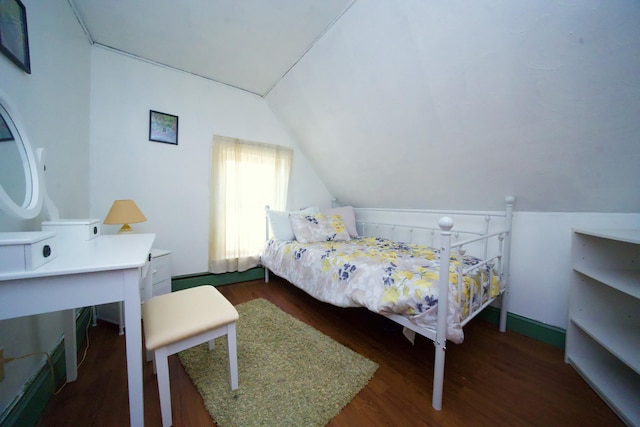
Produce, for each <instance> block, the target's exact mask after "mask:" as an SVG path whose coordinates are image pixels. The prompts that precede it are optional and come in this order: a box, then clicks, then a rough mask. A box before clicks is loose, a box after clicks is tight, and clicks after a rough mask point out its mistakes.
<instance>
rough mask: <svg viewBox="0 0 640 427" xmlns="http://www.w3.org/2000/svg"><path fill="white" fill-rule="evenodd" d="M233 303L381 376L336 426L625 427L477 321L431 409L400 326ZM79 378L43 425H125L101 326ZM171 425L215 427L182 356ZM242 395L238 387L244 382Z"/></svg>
mask: <svg viewBox="0 0 640 427" xmlns="http://www.w3.org/2000/svg"><path fill="white" fill-rule="evenodd" d="M218 289H219V290H220V291H221V292H222V293H223V294H224V295H225V296H226V297H227V298H228V299H229V301H231V302H232V303H233V304H239V303H242V302H245V301H249V300H252V299H255V298H265V299H267V300H269V301H271V302H272V303H274V304H276V305H277V306H279V307H280V308H281V309H282V310H284V311H286V312H287V313H290V314H292V315H293V316H295V317H297V318H298V319H300V320H302V321H304V322H306V323H308V324H309V325H311V326H313V327H315V328H316V329H318V330H320V331H322V332H323V333H325V334H327V335H329V336H331V337H332V338H334V339H335V340H336V341H338V342H340V343H342V344H344V345H346V346H348V347H350V348H351V349H353V350H355V351H357V352H358V353H360V354H362V355H364V356H366V357H368V358H370V359H371V360H374V361H375V362H377V363H378V364H379V365H380V368H379V369H378V371H377V372H376V374H375V375H374V377H373V378H372V380H371V381H370V382H369V384H368V385H367V386H366V387H365V388H364V389H363V390H362V391H361V392H360V393H359V394H358V395H357V396H356V397H355V399H354V400H353V401H352V402H351V403H350V404H349V405H348V406H347V407H346V408H345V409H344V410H343V411H342V412H341V413H340V414H339V415H338V416H337V417H336V418H334V419H333V421H332V422H331V423H330V424H329V425H330V426H361V425H367V426H382V425H384V426H427V425H428V426H503V425H504V426H545V427H546V426H617V425H622V423H621V421H620V420H619V419H618V418H617V417H616V416H615V414H614V413H613V412H612V411H611V410H610V409H609V408H608V407H607V406H606V405H605V403H604V402H603V401H602V400H601V399H600V398H599V397H598V396H597V395H596V394H595V393H594V392H593V391H592V390H591V388H589V386H588V385H587V384H586V383H585V382H584V381H583V380H582V379H581V378H580V376H579V375H578V374H577V373H576V372H575V371H574V370H573V369H572V368H571V367H570V366H569V365H566V364H565V363H564V361H563V352H562V351H561V350H559V349H557V348H554V347H552V346H550V345H547V344H543V343H540V342H538V341H535V340H532V339H530V338H527V337H525V336H522V335H519V334H516V333H512V332H507V333H504V334H502V333H500V332H498V331H497V328H496V327H495V325H492V324H490V323H487V322H484V321H482V320H478V319H476V320H473V321H472V322H470V323H469V324H468V325H467V326H466V327H465V342H464V343H463V344H460V345H455V344H449V345H448V348H447V360H446V370H445V387H444V400H443V409H442V411H435V410H434V409H433V408H432V407H431V386H432V378H433V343H432V342H431V341H429V340H427V339H424V338H418V339H417V340H416V344H415V345H413V346H412V345H411V344H410V343H409V342H408V341H407V340H406V339H404V337H403V336H402V334H401V332H400V329H399V327H398V326H397V325H396V324H394V323H392V322H390V321H388V320H387V319H385V318H383V317H382V316H378V315H375V314H373V313H370V312H368V311H367V310H365V309H353V308H351V309H342V308H337V307H333V306H331V305H328V304H324V303H321V302H319V301H316V300H315V299H313V298H311V297H309V296H308V295H307V294H305V293H304V292H302V291H300V290H298V289H297V288H295V287H293V286H292V285H290V284H288V283H286V282H284V281H282V280H280V279H278V278H275V279H272V281H271V282H270V283H269V284H265V283H264V282H263V281H253V282H245V283H240V284H233V285H227V286H223V287H220V288H218ZM89 338H90V347H89V351H88V354H87V358H86V360H85V362H84V363H83V365H82V366H81V367H80V369H79V379H78V380H77V381H76V382H74V383H70V384H67V385H66V387H65V388H64V389H63V390H62V392H61V393H60V394H59V395H57V396H54V397H53V399H52V401H51V402H50V404H49V405H48V407H47V409H46V410H45V412H44V414H43V415H42V417H41V420H40V423H39V425H40V426H72V425H73V426H123V425H128V420H129V418H128V417H129V415H128V401H127V399H128V398H127V380H126V367H125V344H124V337H123V336H120V335H118V332H117V327H116V326H115V325H110V324H107V323H99V325H98V326H97V327H95V328H90V330H89ZM169 369H170V372H171V374H170V375H171V395H172V403H173V421H174V425H175V426H192V427H193V426H212V425H215V423H214V422H213V421H212V420H211V418H210V417H209V414H208V413H207V411H206V409H205V408H204V405H203V403H202V399H201V397H200V395H199V394H198V392H197V391H196V390H195V388H194V386H193V385H192V383H191V381H190V380H189V378H188V376H187V375H186V373H185V372H184V370H183V368H182V366H181V365H180V362H179V361H178V359H177V357H176V356H172V357H171V358H170V367H169ZM156 387H157V386H156V382H155V377H154V376H153V371H152V367H151V365H150V364H146V365H145V369H144V393H145V425H147V426H159V425H161V421H160V408H159V401H158V392H157V388H156ZM240 387H242V378H240Z"/></svg>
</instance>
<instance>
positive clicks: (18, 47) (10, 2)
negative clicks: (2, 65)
mask: <svg viewBox="0 0 640 427" xmlns="http://www.w3.org/2000/svg"><path fill="white" fill-rule="evenodd" d="M0 17H1V19H0V52H2V53H3V54H4V56H6V57H7V58H9V59H10V60H11V62H13V63H14V64H16V65H17V66H18V67H20V68H21V69H22V70H24V71H25V72H26V73H28V74H31V59H30V56H29V31H28V30H27V9H26V8H25V7H24V4H22V2H21V1H20V0H3V1H1V2H0Z"/></svg>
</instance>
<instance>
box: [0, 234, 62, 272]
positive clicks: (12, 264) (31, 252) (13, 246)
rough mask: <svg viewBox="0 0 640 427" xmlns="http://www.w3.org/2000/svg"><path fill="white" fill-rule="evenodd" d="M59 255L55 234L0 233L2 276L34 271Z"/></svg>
mask: <svg viewBox="0 0 640 427" xmlns="http://www.w3.org/2000/svg"><path fill="white" fill-rule="evenodd" d="M57 253H58V248H57V242H56V233H55V232H51V231H46V232H45V231H15V232H13V231H10V232H4V233H0V274H1V273H15V272H20V271H29V270H34V269H36V268H38V267H40V266H41V265H43V264H45V263H47V262H49V261H51V260H52V259H54V258H55V257H56V255H57Z"/></svg>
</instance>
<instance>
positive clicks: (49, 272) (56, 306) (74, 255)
mask: <svg viewBox="0 0 640 427" xmlns="http://www.w3.org/2000/svg"><path fill="white" fill-rule="evenodd" d="M0 211H2V212H0V220H2V219H3V217H2V215H8V216H11V217H13V218H16V219H17V220H18V221H20V220H30V219H34V218H36V217H38V216H39V215H42V214H43V216H44V217H45V218H46V219H47V220H49V221H53V223H52V224H51V223H50V224H45V223H46V222H47V221H45V222H43V224H42V225H43V228H47V227H48V226H52V225H53V226H54V227H53V228H55V229H56V230H57V231H56V232H49V231H44V232H42V233H40V234H41V236H40V237H38V236H34V232H33V231H15V230H11V229H9V230H6V229H3V228H2V225H3V224H2V223H0V231H1V232H3V233H0V243H2V244H0V249H2V253H1V255H2V256H3V262H0V320H4V319H11V318H16V317H22V316H28V315H35V314H41V313H48V312H53V311H64V341H65V359H66V368H67V381H74V380H75V379H76V378H77V375H78V369H77V360H76V338H75V337H76V328H75V322H76V316H75V310H76V308H79V307H88V306H93V305H98V304H104V303H112V302H119V301H120V302H123V303H124V317H125V327H126V337H125V340H126V341H125V342H126V351H127V367H126V368H127V376H128V386H129V417H130V422H131V425H132V426H140V427H141V426H143V425H144V397H143V384H142V364H143V359H142V354H143V353H142V329H141V322H140V291H139V289H140V283H141V281H143V282H144V286H145V288H147V289H151V279H152V274H151V273H150V270H149V266H150V261H151V248H152V246H153V242H154V240H155V235H154V234H130V235H111V236H100V235H99V229H98V227H97V225H98V224H99V220H96V221H89V222H87V223H86V224H85V226H82V225H80V227H74V228H73V229H67V228H68V227H66V226H67V225H71V224H70V223H69V222H68V220H60V218H59V213H58V209H57V207H56V206H55V204H54V203H53V201H52V200H51V199H50V198H49V196H48V194H47V189H46V179H45V162H44V150H42V149H38V150H36V152H34V151H33V149H32V147H31V144H30V143H29V140H28V138H27V136H26V133H25V131H24V129H23V128H22V125H21V120H20V117H19V114H18V113H17V112H16V111H15V110H14V109H13V108H12V107H11V102H9V100H8V98H7V96H6V94H4V93H3V92H2V91H1V90H0ZM94 223H95V227H92V226H91V225H93V224H94ZM74 224H75V222H74ZM75 225H77V224H75ZM16 228H20V227H16ZM82 230H87V233H84V234H83V233H79V234H78V231H82ZM54 234H55V235H56V236H55V237H52V236H53V235H54ZM45 235H46V236H45ZM44 238H46V239H51V240H50V241H48V240H47V241H44V240H43V239H44ZM21 249H24V250H21Z"/></svg>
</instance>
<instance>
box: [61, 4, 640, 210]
mask: <svg viewBox="0 0 640 427" xmlns="http://www.w3.org/2000/svg"><path fill="white" fill-rule="evenodd" d="M68 1H69V2H70V4H71V5H72V7H74V8H75V10H76V12H77V15H78V16H79V19H80V21H81V22H83V23H84V25H85V26H86V28H87V33H88V34H89V35H90V37H91V38H92V39H93V40H94V42H96V43H98V44H102V45H104V46H107V47H111V48H114V49H117V50H121V51H124V52H127V53H129V54H132V55H134V56H138V57H141V58H143V59H147V60H151V61H154V62H157V63H160V64H166V65H169V66H172V67H175V68H179V69H182V70H185V71H187V72H191V73H193V74H196V75H200V76H203V77H206V78H210V79H212V80H215V81H219V82H222V83H225V84H228V85H231V86H234V87H237V88H240V89H242V90H247V91H249V92H253V93H256V94H259V95H262V96H264V97H265V99H266V101H267V102H268V103H269V105H270V106H271V108H272V109H273V111H274V112H275V113H276V114H277V115H278V116H279V118H280V119H281V120H282V121H283V122H284V123H285V124H286V125H287V126H288V127H289V129H291V132H292V133H293V134H294V135H295V137H296V139H297V141H298V142H299V144H300V148H301V150H302V151H304V153H305V154H306V156H307V157H308V158H309V159H310V161H311V162H312V164H313V167H314V168H315V169H316V172H317V173H318V174H319V175H320V177H321V178H322V179H323V180H324V182H325V184H326V185H327V187H328V189H329V190H330V191H331V192H332V194H334V196H335V197H337V198H338V199H339V200H340V202H342V203H347V204H353V205H356V206H379V207H403V208H442V209H491V210H494V209H501V208H502V201H503V199H504V197H505V196H507V195H515V196H517V202H516V203H517V204H516V208H517V209H518V210H524V211H547V212H549V211H551V212H553V211H568V212H640V191H639V188H638V186H639V184H640V168H639V167H638V166H639V165H640V119H639V118H640V72H639V70H640V25H638V22H640V3H639V2H637V1H619V2H613V3H612V2H610V1H608V0H586V1H582V2H568V3H567V2H556V1H551V0H531V1H520V2H513V1H508V0H478V1H473V2H469V1H463V0H451V1H446V2H442V1H435V0H375V1H363V0H361V1H351V0H269V1H264V0H243V1H234V0H212V1H205V0H185V1H181V2H174V1H170V0H136V1H127V2H125V1H122V0H120V1H109V2H106V1H103V0H68Z"/></svg>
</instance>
